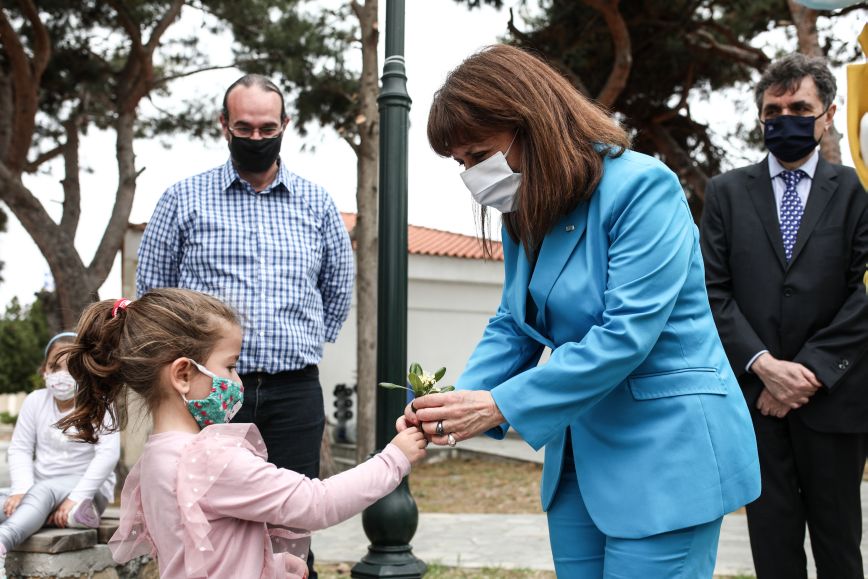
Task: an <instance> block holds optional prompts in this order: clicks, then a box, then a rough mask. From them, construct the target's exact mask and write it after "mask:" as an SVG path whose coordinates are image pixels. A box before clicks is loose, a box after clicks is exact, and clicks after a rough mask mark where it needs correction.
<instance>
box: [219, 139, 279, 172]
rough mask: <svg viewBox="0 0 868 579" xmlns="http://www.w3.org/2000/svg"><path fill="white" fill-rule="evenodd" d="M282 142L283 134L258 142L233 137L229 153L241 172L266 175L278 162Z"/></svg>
mask: <svg viewBox="0 0 868 579" xmlns="http://www.w3.org/2000/svg"><path fill="white" fill-rule="evenodd" d="M281 141H283V133H282V132H281V133H280V134H279V135H277V136H276V137H272V138H270V139H259V140H256V141H254V140H253V139H243V138H241V137H234V136H233V137H232V138H231V139H230V140H229V153H230V154H231V155H232V160H233V161H235V167H236V168H237V169H238V170H239V171H244V172H245V173H265V172H266V171H268V169H270V168H271V166H272V165H273V164H274V162H275V161H277V157H278V155H280V143H281Z"/></svg>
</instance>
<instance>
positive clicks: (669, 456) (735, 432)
mask: <svg viewBox="0 0 868 579" xmlns="http://www.w3.org/2000/svg"><path fill="white" fill-rule="evenodd" d="M503 249H504V267H505V280H504V288H503V298H502V300H501V304H500V307H499V308H498V310H497V313H496V314H495V316H494V317H493V318H491V320H490V321H489V323H488V326H487V327H486V329H485V332H484V334H483V337H482V340H481V341H480V343H479V345H478V346H477V348H476V350H475V351H474V353H473V355H472V356H471V358H470V360H469V362H468V364H467V367H466V368H465V370H464V372H463V373H462V374H461V376H460V377H459V379H458V381H457V382H456V386H457V387H458V388H464V389H474V390H481V389H487V390H491V393H492V395H493V397H494V400H495V402H496V403H497V406H498V408H499V409H500V411H501V412H502V413H503V415H504V417H505V419H506V423H505V424H503V425H502V426H500V427H498V428H496V429H494V430H493V431H490V432H489V433H488V434H489V435H491V436H494V437H495V438H501V437H503V436H504V434H505V433H506V429H507V428H509V426H512V427H513V428H515V429H516V430H517V431H518V432H519V433H520V434H521V436H522V437H523V438H524V440H526V441H527V442H528V443H529V444H530V445H531V446H532V447H533V448H535V449H539V448H540V447H542V446H545V447H546V453H545V465H544V468H543V478H542V488H541V491H542V492H541V494H542V506H543V509H544V510H545V509H548V507H549V505H550V504H551V501H552V499H553V497H554V495H555V491H556V490H557V486H558V483H559V480H560V475H561V468H562V466H563V453H564V447H565V440H566V439H565V437H566V433H567V429H568V428H569V432H570V433H571V436H572V447H573V454H574V459H575V464H576V471H577V475H578V480H579V486H580V487H581V492H582V497H583V498H584V501H585V503H586V505H587V508H588V512H589V513H590V515H591V518H592V519H593V521H594V523H595V524H596V525H597V527H598V528H599V529H600V530H601V531H602V532H604V533H606V534H607V535H610V536H615V537H623V538H640V537H646V536H649V535H654V534H658V533H663V532H666V531H671V530H675V529H680V528H684V527H688V526H693V525H698V524H701V523H706V522H709V521H712V520H715V519H717V518H719V517H721V516H723V515H724V514H726V513H728V512H730V511H733V510H735V509H737V508H738V507H740V506H742V505H744V504H746V503H748V502H750V501H752V500H753V499H755V498H756V497H757V496H759V492H760V474H759V461H758V458H757V449H756V439H755V437H754V432H753V425H752V424H751V419H750V416H749V414H748V409H747V406H746V404H745V401H744V397H743V396H742V394H741V391H740V389H739V385H738V382H737V381H736V379H735V376H734V375H733V372H732V369H731V368H730V366H729V363H728V361H727V358H726V355H725V353H724V350H723V346H722V345H721V342H720V338H719V337H718V334H717V329H716V328H715V325H714V320H713V319H712V316H711V310H710V308H709V305H708V296H707V294H706V292H705V282H704V273H703V264H702V256H701V255H700V252H699V243H698V231H697V229H696V226H695V225H694V223H693V219H692V218H691V214H690V211H689V209H688V206H687V201H686V199H685V197H684V193H683V190H682V188H681V184H680V183H679V182H678V178H677V177H676V176H675V175H674V174H673V173H672V172H671V171H670V170H669V169H668V168H666V166H665V165H663V164H662V163H660V162H659V161H657V160H655V159H653V158H651V157H648V156H646V155H642V154H639V153H635V152H632V151H626V152H625V153H624V154H623V155H622V156H620V157H616V158H606V159H605V161H604V173H603V178H602V180H601V182H600V184H599V186H598V187H597V189H596V191H594V194H593V197H591V199H590V200H589V201H587V202H582V203H580V204H579V206H578V207H577V208H576V209H575V210H574V211H573V212H572V213H570V214H569V215H567V216H565V217H564V218H563V219H561V220H560V222H559V223H558V224H557V225H556V226H555V227H554V228H553V229H552V230H551V231H550V232H549V234H548V235H547V236H546V237H545V239H544V241H543V243H542V246H541V247H540V251H539V255H538V257H537V261H536V266H535V267H533V268H532V267H531V265H530V263H529V262H528V259H527V256H526V255H525V252H524V250H523V248H522V247H521V245H518V244H516V243H514V242H513V241H512V239H510V237H509V235H508V234H507V233H506V231H505V230H504V232H503ZM527 300H533V302H534V305H535V306H536V308H535V310H536V312H537V313H536V316H535V317H534V319H530V320H529V319H527V312H528V308H527ZM532 311H533V310H532ZM543 347H548V348H550V349H551V356H550V358H549V359H548V360H547V361H546V362H545V363H544V364H541V365H537V364H538V362H539V359H540V356H541V353H542V351H543Z"/></svg>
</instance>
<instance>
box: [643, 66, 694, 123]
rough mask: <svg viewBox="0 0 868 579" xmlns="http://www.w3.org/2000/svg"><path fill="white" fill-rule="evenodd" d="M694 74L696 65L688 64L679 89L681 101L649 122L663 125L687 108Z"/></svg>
mask: <svg viewBox="0 0 868 579" xmlns="http://www.w3.org/2000/svg"><path fill="white" fill-rule="evenodd" d="M695 72H696V64H695V63H694V62H691V63H690V66H688V67H687V76H686V77H685V78H684V83H683V85H682V87H681V100H679V101H678V104H677V105H676V106H674V107H672V108H671V109H669V110H668V111H665V112H662V113H660V114H658V115H656V116H654V117H653V118H652V119H651V122H652V123H654V124H658V123H664V122H666V121H668V120H669V119H672V118H674V117H675V116H676V115H677V114H678V111H680V110H681V109H682V108H687V97H688V96H689V95H690V89H691V88H693V83H694V82H695V79H694V75H695Z"/></svg>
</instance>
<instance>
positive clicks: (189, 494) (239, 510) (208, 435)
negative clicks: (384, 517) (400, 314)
mask: <svg viewBox="0 0 868 579" xmlns="http://www.w3.org/2000/svg"><path fill="white" fill-rule="evenodd" d="M266 457H267V454H266V451H265V443H264V442H263V441H262V437H261V436H260V434H259V429H257V428H256V426H255V425H253V424H219V425H213V426H208V427H206V428H204V429H203V430H202V431H201V432H200V433H199V434H190V433H185V432H164V433H161V434H155V435H152V436H151V437H150V438H149V439H148V442H147V444H146V445H145V450H144V453H143V454H142V457H141V458H140V459H139V461H138V462H137V463H136V465H135V466H134V467H133V469H132V471H130V474H129V476H128V477H127V480H126V483H125V484H124V490H123V493H122V494H121V520H120V527H119V528H118V530H117V532H115V534H114V536H113V537H112V538H111V541H109V547H111V550H112V554H113V556H114V559H115V560H116V561H118V562H120V563H124V562H126V561H129V560H130V559H132V558H134V557H138V556H141V555H152V556H155V557H156V558H157V561H158V563H159V566H160V577H162V579H178V578H182V577H191V578H192V577H208V578H212V579H215V578H222V577H225V578H232V579H238V578H239V577H245V578H247V577H249V578H255V577H260V578H261V579H273V578H281V579H296V578H301V577H303V576H304V573H305V570H306V566H305V564H304V562H303V559H304V558H306V555H307V548H308V545H309V537H308V535H309V532H310V531H314V530H317V529H323V528H326V527H328V526H331V525H334V524H337V523H339V522H341V521H344V520H346V519H348V518H350V517H352V516H353V515H355V514H357V513H359V512H361V511H362V510H364V509H365V508H366V507H368V506H369V505H371V504H373V503H374V502H376V501H377V500H379V499H380V498H382V497H383V496H385V495H387V494H388V493H390V492H391V491H392V490H394V489H395V487H397V486H398V483H400V482H401V479H402V478H403V477H404V476H406V474H407V473H408V472H409V471H410V463H409V461H408V460H407V457H406V456H404V454H403V453H402V452H401V451H400V450H399V449H398V448H397V447H396V446H394V445H391V444H390V445H388V446H387V447H386V448H385V449H384V450H383V452H381V453H380V454H378V455H376V456H375V457H373V458H371V459H370V460H368V461H366V462H364V463H363V464H360V465H359V466H357V467H355V468H353V469H351V470H349V471H346V472H343V473H341V474H339V475H336V476H333V477H331V478H329V479H326V480H324V481H321V480H318V479H309V478H307V477H305V476H303V475H301V474H298V473H296V472H293V471H290V470H286V469H280V468H277V467H275V466H274V465H273V464H270V463H268V462H266ZM275 527H279V528H275ZM272 543H274V548H273V547H272ZM274 551H279V552H278V553H275V552H274Z"/></svg>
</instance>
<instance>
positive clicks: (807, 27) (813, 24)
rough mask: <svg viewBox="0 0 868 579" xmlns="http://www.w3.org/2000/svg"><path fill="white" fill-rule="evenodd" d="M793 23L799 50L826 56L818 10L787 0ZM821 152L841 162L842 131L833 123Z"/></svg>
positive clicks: (827, 157)
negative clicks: (818, 29)
mask: <svg viewBox="0 0 868 579" xmlns="http://www.w3.org/2000/svg"><path fill="white" fill-rule="evenodd" d="M787 4H788V5H789V7H790V14H791V15H792V17H793V24H795V25H796V36H797V37H798V39H799V52H801V53H802V54H806V55H808V56H819V57H821V58H825V55H824V54H823V50H822V49H821V48H820V39H819V36H818V35H817V11H816V10H811V9H810V8H808V7H806V6H802V5H801V4H799V3H798V2H796V0H787ZM820 154H821V155H822V156H823V158H824V159H825V160H826V161H828V162H830V163H836V164H840V163H841V133H839V132H838V130H837V129H836V128H835V125H832V126H831V127H830V128H829V131H828V132H827V133H826V136H825V137H823V140H822V141H820Z"/></svg>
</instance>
